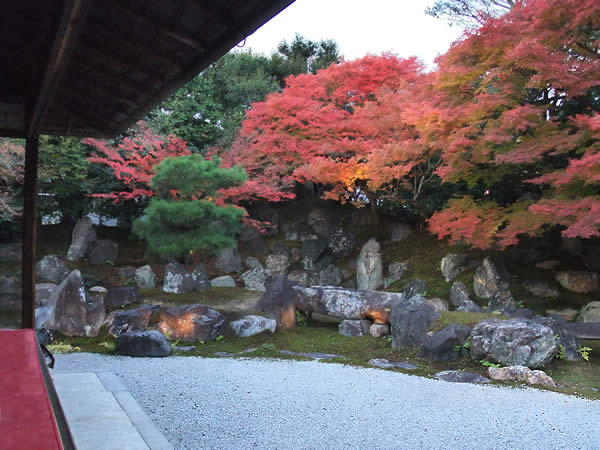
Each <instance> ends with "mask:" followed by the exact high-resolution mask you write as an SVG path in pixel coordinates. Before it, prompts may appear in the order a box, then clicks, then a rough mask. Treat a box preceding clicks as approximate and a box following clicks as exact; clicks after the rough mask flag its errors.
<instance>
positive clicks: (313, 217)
mask: <svg viewBox="0 0 600 450" xmlns="http://www.w3.org/2000/svg"><path fill="white" fill-rule="evenodd" d="M306 222H307V223H308V225H309V226H310V227H311V228H312V229H313V230H314V232H315V233H316V235H317V236H319V237H322V238H327V236H329V232H330V231H331V228H332V227H331V222H330V220H329V215H328V214H327V212H326V211H325V210H323V209H319V208H316V209H313V210H312V211H311V212H310V213H309V214H308V218H307V220H306Z"/></svg>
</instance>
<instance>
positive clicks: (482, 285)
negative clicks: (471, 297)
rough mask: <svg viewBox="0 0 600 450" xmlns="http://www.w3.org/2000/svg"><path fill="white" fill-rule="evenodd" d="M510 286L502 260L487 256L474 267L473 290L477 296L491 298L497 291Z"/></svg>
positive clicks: (508, 276)
mask: <svg viewBox="0 0 600 450" xmlns="http://www.w3.org/2000/svg"><path fill="white" fill-rule="evenodd" d="M509 287H510V275H509V273H508V271H507V270H506V268H505V267H504V265H503V264H502V262H500V261H499V260H497V259H494V258H491V257H489V256H488V257H487V258H485V259H484V260H483V262H482V263H481V265H480V266H479V267H477V269H475V275H474V277H473V290H474V291H475V294H476V295H477V296H478V297H481V298H491V297H493V296H494V294H495V293H497V292H499V291H504V290H507V289H508V288H509Z"/></svg>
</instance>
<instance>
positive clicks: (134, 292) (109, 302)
mask: <svg viewBox="0 0 600 450" xmlns="http://www.w3.org/2000/svg"><path fill="white" fill-rule="evenodd" d="M141 301H142V297H141V295H140V291H139V290H138V288H137V287H132V286H118V287H113V288H110V289H109V290H108V292H107V293H106V297H105V298H104V304H105V306H106V308H107V309H108V310H113V309H119V308H122V307H123V306H127V305H132V304H134V303H140V302H141Z"/></svg>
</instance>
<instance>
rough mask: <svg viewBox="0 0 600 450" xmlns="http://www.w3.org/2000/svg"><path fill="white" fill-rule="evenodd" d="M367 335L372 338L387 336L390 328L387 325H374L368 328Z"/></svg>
mask: <svg viewBox="0 0 600 450" xmlns="http://www.w3.org/2000/svg"><path fill="white" fill-rule="evenodd" d="M369 334H370V335H371V336H373V337H374V338H380V337H384V336H389V334H390V326H389V325H388V324H387V323H374V324H373V325H371V326H370V327H369Z"/></svg>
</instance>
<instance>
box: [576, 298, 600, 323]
mask: <svg viewBox="0 0 600 450" xmlns="http://www.w3.org/2000/svg"><path fill="white" fill-rule="evenodd" d="M577 319H578V320H579V321H580V322H600V302H599V301H593V302H589V303H588V304H587V305H585V306H584V307H583V308H581V310H580V311H579V315H578V317H577Z"/></svg>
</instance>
